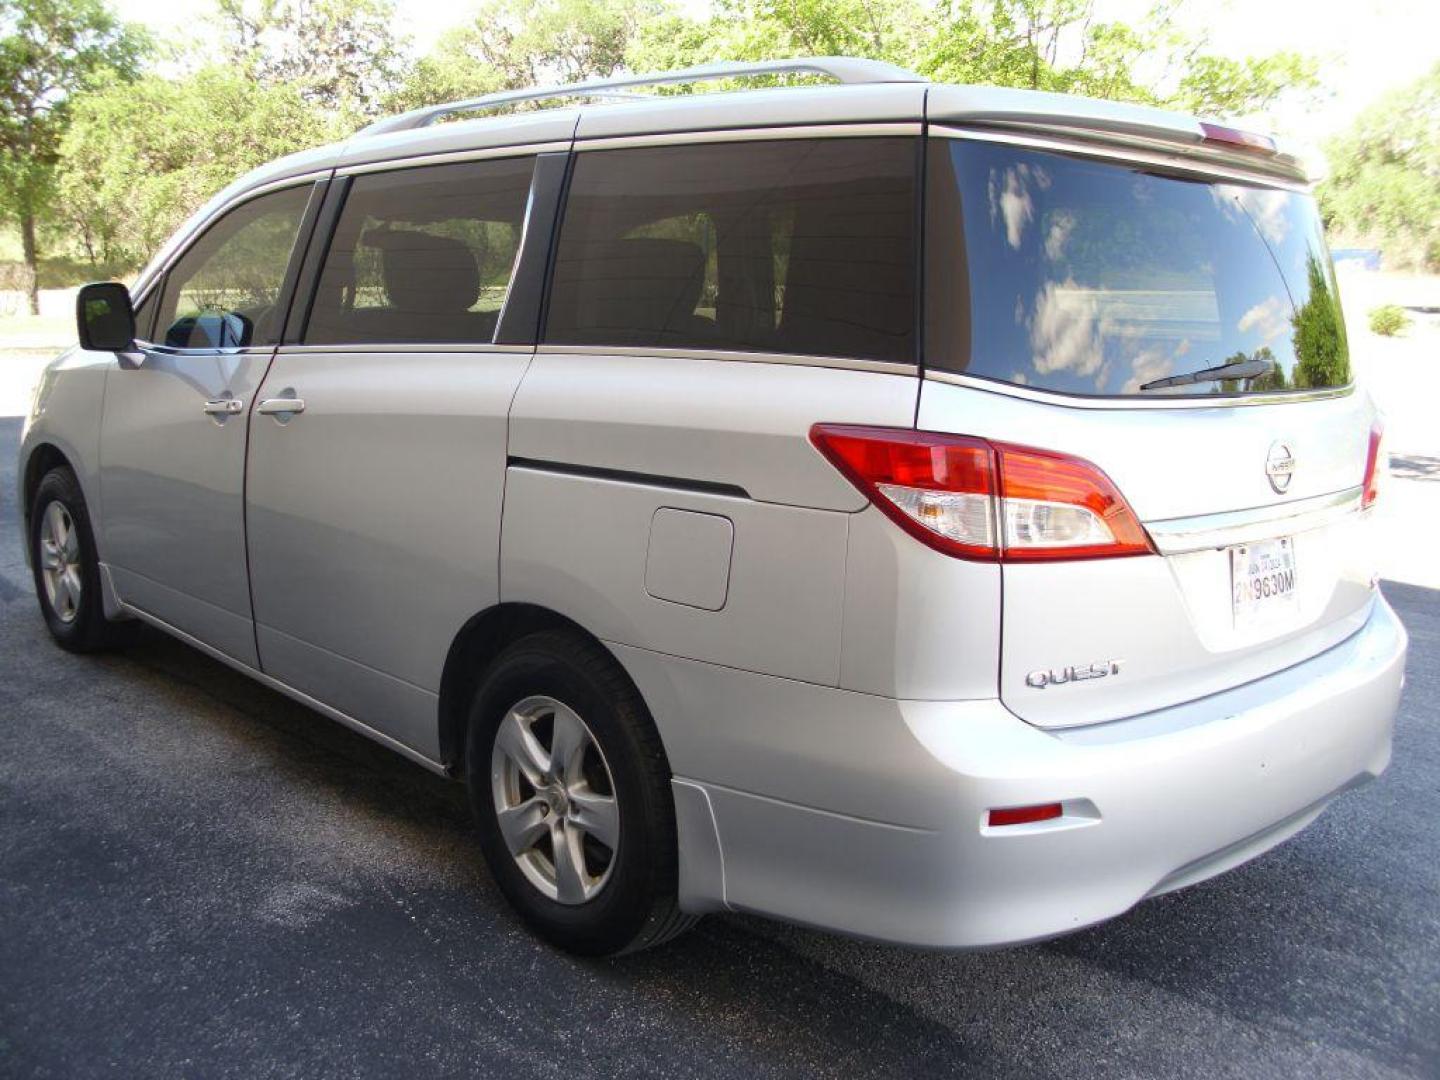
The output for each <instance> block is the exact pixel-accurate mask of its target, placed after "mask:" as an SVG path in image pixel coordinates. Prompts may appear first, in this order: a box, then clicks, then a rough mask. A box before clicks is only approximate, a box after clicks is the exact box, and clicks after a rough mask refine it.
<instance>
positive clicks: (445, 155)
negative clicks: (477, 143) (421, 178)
mask: <svg viewBox="0 0 1440 1080" xmlns="http://www.w3.org/2000/svg"><path fill="white" fill-rule="evenodd" d="M569 149H570V140H569V139H564V140H558V141H557V140H551V141H550V142H543V143H517V144H515V145H514V146H487V147H482V148H479V149H470V150H453V151H444V152H441V153H435V154H422V155H420V156H418V157H406V156H404V155H403V154H400V155H397V156H396V157H392V158H377V159H376V160H374V161H361V162H357V163H355V164H353V165H341V166H338V167H336V169H335V175H336V176H359V175H361V174H362V173H373V172H392V171H395V170H398V169H418V168H422V167H424V166H426V165H453V164H456V163H458V162H463V161H488V160H490V159H492V158H514V157H532V156H534V155H536V154H553V153H557V152H563V151H565V150H569Z"/></svg>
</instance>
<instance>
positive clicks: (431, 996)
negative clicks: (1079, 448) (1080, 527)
mask: <svg viewBox="0 0 1440 1080" xmlns="http://www.w3.org/2000/svg"><path fill="white" fill-rule="evenodd" d="M19 424H20V422H19V420H18V419H0V1076H3V1077H6V1078H9V1077H30V1076H53V1077H67V1078H68V1077H88V1076H102V1075H103V1076H125V1077H140V1076H143V1077H147V1078H153V1077H169V1076H186V1077H204V1078H207V1080H208V1078H213V1077H228V1076H245V1077H253V1076H266V1077H285V1076H300V1077H307V1078H308V1077H320V1076H347V1077H359V1076H406V1077H423V1076H431V1075H435V1076H440V1075H478V1076H494V1077H506V1078H509V1077H517V1078H521V1077H556V1076H564V1077H567V1078H570V1077H591V1076H594V1077H610V1076H627V1075H642V1076H654V1077H665V1078H679V1077H692V1076H695V1077H711V1076H714V1077H737V1078H738V1077H743V1078H745V1080H757V1078H762V1077H791V1076H797V1077H798V1076H834V1077H870V1076H894V1077H916V1076H925V1075H960V1074H965V1075H970V1076H1003V1077H1009V1076H1016V1077H1022V1076H1023V1077H1052V1076H1053V1077H1061V1076H1064V1077H1075V1076H1087V1075H1104V1076H1122V1077H1123V1076H1133V1077H1168V1076H1187V1077H1188V1076H1194V1077H1207V1078H1208V1077H1228V1076H1237V1077H1238V1076H1245V1077H1251V1076H1266V1077H1276V1076H1326V1077H1396V1076H1431V1077H1434V1076H1440V841H1437V827H1440V820H1437V813H1436V807H1437V805H1440V798H1437V796H1440V724H1437V720H1440V592H1436V591H1433V590H1428V589H1424V588H1420V587H1416V586H1412V585H1392V586H1388V587H1387V589H1386V592H1387V594H1388V595H1389V597H1390V599H1391V601H1392V602H1393V603H1394V604H1395V606H1396V607H1397V609H1398V610H1399V611H1400V613H1401V615H1402V617H1403V618H1404V620H1405V623H1406V625H1407V626H1408V627H1409V629H1410V633H1411V654H1410V670H1409V685H1408V688H1407V691H1406V695H1405V703H1404V706H1403V710H1402V712H1401V715H1400V718H1399V722H1398V727H1397V732H1396V744H1395V760H1394V763H1393V765H1392V766H1391V769H1390V771H1389V772H1388V773H1387V774H1386V775H1385V776H1384V777H1383V778H1382V779H1381V780H1380V781H1379V782H1378V783H1375V784H1371V785H1369V786H1368V787H1366V788H1364V789H1362V790H1360V791H1357V792H1355V793H1353V794H1350V795H1348V796H1346V797H1344V798H1343V799H1342V800H1341V801H1339V802H1338V803H1337V804H1336V805H1335V806H1333V807H1332V808H1331V809H1330V810H1329V811H1327V812H1326V814H1325V815H1324V816H1323V817H1322V818H1321V819H1320V820H1319V821H1318V822H1317V823H1316V824H1315V825H1313V826H1311V828H1310V829H1308V830H1307V831H1306V832H1304V833H1302V834H1301V835H1300V836H1299V837H1297V838H1296V839H1294V840H1292V841H1291V842H1290V843H1288V844H1285V845H1283V846H1282V847H1280V848H1279V849H1277V850H1275V851H1273V852H1271V853H1269V854H1267V855H1265V856H1263V857H1262V858H1260V859H1258V860H1256V861H1255V862H1253V863H1250V864H1249V865H1247V866H1245V867H1243V868H1241V869H1239V870H1236V871H1234V872H1232V873H1230V874H1228V875H1225V876H1222V877H1220V878H1217V879H1214V880H1212V881H1209V882H1206V883H1204V884H1201V885H1198V886H1195V887H1193V888H1190V889H1187V890H1184V891H1182V892H1179V893H1176V894H1172V895H1170V896H1167V897H1163V898H1160V899H1158V900H1153V901H1150V902H1148V903H1146V904H1143V905H1141V906H1140V907H1138V908H1137V909H1135V910H1134V911H1132V912H1131V913H1129V914H1127V915H1125V916H1123V917H1121V918H1119V919H1116V920H1114V921H1113V922H1111V923H1108V924H1106V925H1104V926H1102V927H1099V928H1096V929H1092V930H1089V931H1086V932H1083V933H1079V934H1075V935H1072V936H1070V937H1066V938H1062V939H1059V940H1056V941H1052V942H1049V943H1046V944H1043V945H1035V946H1029V947H1025V948H1019V949H1011V950H1005V951H998V952H991V953H970V954H937V953H925V952H915V951H908V950H903V949H895V948H887V947H883V946H878V945H874V944H866V943H861V942H855V941H850V940H847V939H843V938H839V937H834V936H830V935H826V934H820V933H814V932H810V931H806V930H799V929H795V928H791V927H786V926H782V925H779V924H775V923H769V922H766V921H763V920H759V919H750V918H741V917H735V916H726V917H711V918H708V919H706V920H705V921H704V922H702V923H701V924H700V925H699V926H698V927H697V928H696V929H695V930H694V931H692V932H691V933H690V934H689V935H688V936H686V937H684V938H682V939H680V940H679V941H677V942H675V943H674V944H673V945H671V946H668V947H665V948H663V949H659V950H655V951H652V952H649V953H644V954H641V955H639V956H633V957H628V958H624V959H621V960H618V961H604V962H598V961H579V960H575V959H572V958H569V957H566V956H563V955H561V954H558V953H555V952H553V951H551V950H549V949H547V948H546V947H544V946H542V945H540V944H538V943H536V942H535V941H534V940H533V939H532V938H530V937H529V936H528V935H527V934H526V933H525V931H524V930H523V929H522V928H521V927H520V926H519V925H518V924H517V923H516V922H515V921H514V920H513V919H512V918H511V916H510V914H509V913H508V911H507V909H506V908H505V906H504V903H503V901H502V900H501V898H500V896H499V893H498V892H497V891H496V889H495V887H494V886H493V885H492V884H491V882H490V880H489V878H488V876H487V874H486V871H485V869H484V867H483V865H482V863H481V861H480V857H479V852H478V849H477V847H476V844H475V842H474V840H473V838H472V835H471V830H470V825H469V821H468V817H467V811H466V808H465V805H464V800H463V792H462V790H461V789H460V788H459V787H458V786H454V785H450V784H447V783H446V782H444V781H442V780H440V779H438V778H436V777H434V776H431V775H430V774H428V773H426V772H424V771H423V770H421V769H420V768H418V767H416V766H413V765H411V764H408V763H407V762H405V761H403V760H402V759H400V758H399V757H396V756H394V755H392V754H390V753H388V752H387V751H385V750H383V749H381V748H380V747H378V746H375V745H374V744H372V743H370V742H368V741H366V740H365V739H363V738H361V737H359V736H357V735H354V734H351V733H350V732H348V731H346V730H344V729H342V728H341V727H339V726H338V725H335V724H332V723H330V722H329V721H327V720H325V719H323V718H321V717H320V716H318V715H315V714H314V713H311V712H309V711H307V710H306V709H304V708H302V707H300V706H298V705H295V704H293V703H291V702H289V701H288V700H287V699H285V698H282V697H280V696H279V695H277V694H274V693H272V692H270V691H268V690H265V689H263V688H262V687H260V686H258V685H255V684H253V683H251V682H250V681H248V680H247V679H245V678H244V677H242V676H240V675H237V674H235V673H233V672H231V671H229V670H228V669H227V668H225V667H223V666H222V665H220V664H217V663H215V662H213V661H211V660H209V659H207V658H206V657H204V656H202V655H200V654H199V653H197V652H195V651H193V650H191V649H189V648H187V647H185V646H183V645H180V644H178V643H176V642H173V641H170V640H169V639H167V638H165V637H163V636H162V635H159V634H157V633H150V632H146V633H144V634H142V635H141V636H140V639H139V640H138V642H137V643H136V644H135V645H134V646H133V647H131V648H130V649H128V650H127V651H125V652H122V653H118V654H113V655H109V656H104V657H95V658H85V657H75V656H71V655H69V654H67V653H64V652H62V651H60V650H59V649H58V648H56V647H55V646H53V645H52V644H51V643H50V641H49V639H48V638H47V636H46V634H45V630H44V627H43V625H42V623H41V621H40V618H39V616H38V614H37V612H36V610H35V604H34V599H33V597H32V595H31V585H30V579H29V576H28V573H27V571H26V569H25V565H24V561H23V554H22V551H21V546H20V538H19V535H18V528H17V514H16V507H15V494H14V468H15V464H14V459H15V446H16V441H17V438H18V435H19Z"/></svg>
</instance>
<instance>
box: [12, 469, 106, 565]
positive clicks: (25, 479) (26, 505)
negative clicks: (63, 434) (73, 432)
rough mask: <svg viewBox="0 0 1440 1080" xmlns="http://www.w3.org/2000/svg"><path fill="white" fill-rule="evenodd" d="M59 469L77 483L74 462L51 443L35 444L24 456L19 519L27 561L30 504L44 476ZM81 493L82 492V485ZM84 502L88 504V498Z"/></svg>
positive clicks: (78, 477)
mask: <svg viewBox="0 0 1440 1080" xmlns="http://www.w3.org/2000/svg"><path fill="white" fill-rule="evenodd" d="M61 467H64V468H67V469H69V470H70V471H71V472H72V473H74V474H75V479H76V481H77V482H79V479H80V473H79V471H78V470H76V468H75V464H74V462H72V461H71V460H70V459H69V458H68V457H67V456H66V455H65V452H64V451H63V450H61V449H60V447H58V446H56V445H55V444H54V443H53V442H39V443H36V444H35V445H34V446H33V447H31V449H30V451H29V453H28V454H27V455H26V458H25V463H24V471H23V473H22V479H21V482H20V498H21V503H20V518H21V521H22V522H23V523H24V526H25V537H26V540H25V552H26V558H27V559H28V558H29V553H30V541H29V536H30V510H31V506H30V504H31V503H33V502H34V501H35V492H36V490H38V489H39V487H40V481H41V480H42V479H44V477H45V474H46V473H48V472H49V471H50V470H51V469H57V468H61ZM81 491H82V492H83V491H84V487H83V485H82V487H81ZM86 502H87V503H88V502H89V499H88V498H87V499H86Z"/></svg>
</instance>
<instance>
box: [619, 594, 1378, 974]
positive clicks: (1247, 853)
mask: <svg viewBox="0 0 1440 1080" xmlns="http://www.w3.org/2000/svg"><path fill="white" fill-rule="evenodd" d="M1405 651H1406V636H1405V631H1404V628H1403V627H1402V626H1401V625H1400V623H1399V620H1398V619H1397V618H1396V617H1395V614H1394V612H1393V611H1391V609H1390V607H1389V605H1388V604H1386V603H1385V601H1384V600H1383V598H1378V597H1377V599H1376V602H1375V604H1374V606H1373V610H1372V611H1371V614H1370V617H1369V619H1368V620H1367V622H1366V623H1365V625H1364V627H1363V628H1362V629H1361V630H1360V631H1359V632H1357V633H1356V634H1354V635H1353V636H1352V637H1350V638H1349V639H1347V640H1346V641H1344V642H1342V643H1341V644H1339V645H1337V646H1335V647H1334V648H1332V649H1330V650H1328V651H1327V652H1325V653H1322V654H1320V655H1318V656H1316V657H1313V658H1312V659H1310V660H1308V661H1306V662H1305V663H1303V664H1300V665H1297V666H1295V667H1293V668H1290V669H1288V670H1286V671H1282V672H1279V673H1277V674H1275V675H1272V676H1269V677H1267V678H1265V679H1262V680H1259V681H1257V682H1253V683H1250V684H1247V685H1245V686H1242V687H1238V688H1235V689H1233V690H1230V691H1227V692H1224V693H1221V694H1216V695H1213V696H1210V697H1207V698H1205V699H1203V700H1200V701H1196V702H1192V703H1189V704H1186V705H1183V706H1179V707H1175V708H1171V709H1165V710H1162V711H1159V712H1155V713H1150V714H1147V715H1145V716H1141V717H1136V718H1133V719H1130V720H1124V721H1118V722H1115V723H1110V724H1103V725H1096V726H1093V727H1087V728H1081V729H1071V730H1068V731H1058V732H1056V731H1043V730H1040V729H1038V728H1035V727H1032V726H1031V725H1029V724H1026V723H1024V722H1023V721H1021V720H1019V719H1017V718H1016V717H1014V716H1013V715H1012V714H1011V713H1009V712H1008V711H1006V710H1005V709H1004V708H1003V706H1001V705H1000V704H999V703H998V702H996V701H977V702H910V701H901V702H895V701H888V702H884V703H883V708H882V707H881V706H880V704H879V702H880V701H881V699H875V698H868V697H867V696H866V695H854V694H846V693H844V692H840V691H834V690H829V689H825V688H819V687H815V688H811V690H810V691H807V692H813V694H814V695H818V696H820V697H821V698H823V707H822V706H821V702H820V701H818V700H817V701H816V703H815V704H816V707H815V708H814V709H804V710H797V709H795V708H794V707H793V706H792V707H789V708H787V709H786V710H785V712H783V713H782V712H780V711H778V710H777V711H776V712H775V713H773V714H772V716H773V717H774V723H775V724H788V723H799V724H803V725H809V726H810V727H811V728H813V730H812V731H809V732H804V731H802V732H799V733H798V735H797V733H796V732H794V731H787V732H785V733H784V741H785V742H786V743H787V744H788V743H796V742H798V743H800V744H803V743H804V742H805V741H806V739H813V740H814V742H813V745H814V746H815V747H816V751H815V760H814V761H813V763H812V765H811V768H812V769H813V770H814V772H812V773H811V774H810V775H809V776H808V777H807V778H806V779H805V781H804V786H805V791H806V792H808V793H809V795H810V797H809V798H808V799H795V800H793V801H792V800H791V799H790V798H787V797H784V796H786V795H788V794H789V793H790V792H789V791H788V790H786V789H785V788H784V787H783V782H782V781H778V780H767V783H768V784H769V787H770V792H771V793H770V794H766V795H759V794H756V793H754V791H753V790H745V785H744V783H743V776H744V770H743V769H740V770H737V769H732V770H731V773H730V775H728V776H725V777H723V778H722V779H724V780H726V781H727V782H725V783H716V782H711V781H705V780H699V779H689V778H684V779H681V778H677V781H676V792H677V800H676V802H677V808H678V810H679V813H680V816H681V819H682V820H681V827H682V849H683V847H684V846H685V845H687V844H691V843H692V842H693V841H692V838H693V837H695V836H698V835H701V834H702V833H703V834H704V835H706V836H707V838H708V837H709V836H710V835H711V833H710V827H711V825H712V823H713V838H714V840H715V841H716V842H715V843H714V844H713V845H712V847H713V857H714V859H715V860H718V862H719V864H720V865H719V866H713V867H712V866H706V867H704V868H703V872H702V869H697V867H699V864H700V862H701V861H702V860H703V859H707V858H709V857H710V856H708V855H706V856H702V855H696V854H695V853H694V852H693V851H692V852H691V853H690V857H689V859H688V862H689V866H690V872H689V873H688V874H684V876H685V877H686V878H687V879H688V886H687V887H686V888H685V890H684V891H685V894H686V895H685V898H684V899H685V903H686V904H687V906H689V907H691V908H692V909H694V910H703V909H705V908H713V907H725V908H729V909H732V910H745V911H753V912H756V913H760V914H766V915H772V916H778V917H781V918H785V919H789V920H793V921H796V922H801V923H807V924H810V925H814V926H819V927H823V928H826V929H831V930H839V931H843V932H847V933H852V934H856V935H860V936H863V937H869V938H874V939H879V940H885V941H892V942H899V943H905V944H911V945H919V946H929V947H939V948H974V947H985V946H994V945H1001V944H1007V943H1014V942H1021V941H1028V940H1034V939H1039V938H1044V937H1049V936H1053V935H1056V934H1060V933H1065V932H1067V931H1071V930H1075V929H1078V928H1080V927H1084V926H1087V925H1090V924H1093V923H1096V922H1099V921H1101V920H1104V919H1107V918H1110V917H1112V916H1115V915H1118V914H1120V913H1122V912H1124V911H1125V910H1127V909H1128V908H1130V907H1131V906H1133V905H1134V904H1136V903H1137V902H1139V901H1140V900H1142V899H1144V898H1146V897H1147V896H1152V895H1157V894H1159V893H1162V892H1167V891H1170V890H1171V889H1175V888H1180V887H1182V886H1184V885H1188V884H1192V883H1194V882H1196V881H1200V880H1203V879H1204V878H1206V877H1209V876H1212V875H1213V874H1216V873H1219V872H1221V871H1223V870H1226V869H1229V868H1230V867H1232V866H1235V865H1238V864H1239V863H1242V862H1244V861H1246V860H1247V859H1250V858H1253V857H1254V856H1256V855H1258V854H1260V853H1261V852H1263V851H1265V850H1268V849H1269V848H1270V847H1273V846H1274V845H1275V844H1278V843H1280V842H1281V841H1282V840H1284V839H1286V838H1287V837H1289V836H1291V835H1293V834H1294V833H1296V832H1298V831H1299V830H1300V829H1302V828H1304V826H1305V825H1307V824H1309V822H1310V821H1312V820H1314V818H1315V817H1317V816H1318V815H1319V814H1320V812H1321V811H1322V810H1323V809H1324V807H1325V805H1326V804H1327V803H1328V802H1329V801H1330V800H1331V799H1332V798H1334V797H1335V796H1336V795H1337V794H1339V793H1341V792H1343V791H1345V790H1347V789H1349V788H1351V787H1354V786H1356V785H1358V784H1360V783H1363V782H1365V781H1366V780H1369V779H1371V778H1373V777H1375V776H1378V775H1379V774H1380V772H1381V771H1383V770H1384V768H1385V766H1386V764H1387V763H1388V761H1389V758H1390V740H1391V728H1392V724H1393V720H1394V716H1395V712H1396V708H1397V706H1398V703H1399V697H1400V690H1401V685H1402V682H1403V676H1404V662H1405ZM637 666H638V668H640V669H641V670H640V674H641V676H642V678H641V679H640V680H638V681H641V682H642V690H646V687H645V686H644V682H645V681H647V678H648V677H645V676H646V673H645V671H644V670H643V669H644V665H643V664H640V665H637ZM633 670H635V668H632V671H633ZM651 674H652V675H653V673H651ZM793 685H794V684H792V686H793ZM790 692H794V691H793V690H792V691H790ZM747 697H748V698H749V700H750V702H751V703H752V704H753V702H754V701H755V694H754V692H753V689H752V691H751V692H750V693H748V694H747ZM862 699H863V700H862ZM843 708H852V709H857V710H859V709H863V710H864V713H865V722H864V724H863V725H860V724H855V723H853V722H852V721H853V718H846V717H838V718H837V716H836V714H835V710H836V709H843ZM827 712H828V714H829V719H830V723H828V724H827V723H825V722H824V715H825V714H826V713H827ZM732 715H733V714H732ZM715 722H717V723H723V720H721V718H719V717H716V718H715ZM662 727H663V725H662ZM877 729H878V730H877ZM837 730H838V731H841V732H860V731H863V732H864V734H863V735H856V736H855V737H854V738H853V739H852V743H853V747H851V748H847V747H846V746H838V747H837V744H836V743H835V737H836V736H835V732H836V731H837ZM827 740H828V742H827ZM881 747H883V751H882V750H881V749H880V748H881ZM734 749H735V748H733V747H731V748H729V750H730V751H732V753H731V754H730V758H729V759H727V760H733V759H734V754H733V751H734ZM755 752H756V753H761V752H763V751H762V748H758V747H757V748H755ZM672 758H673V755H672ZM684 764H687V765H692V766H695V770H694V772H698V771H699V769H700V768H703V767H704V766H703V762H700V761H693V762H687V763H684ZM675 765H676V771H677V773H678V774H680V776H681V777H684V776H685V768H684V767H683V765H682V763H681V762H679V761H676V762H675ZM756 768H757V772H759V773H764V774H765V775H766V776H767V777H773V776H774V775H775V773H774V771H773V769H769V771H767V766H765V765H761V764H759V763H758V762H757V765H756ZM694 772H692V773H691V776H693V775H694ZM827 780H830V781H833V782H832V783H827V782H826V781H827ZM799 783H800V781H797V784H799ZM857 785H858V786H857ZM868 785H874V787H873V789H872V790H870V791H866V790H863V789H864V788H865V787H866V786H868ZM794 790H796V791H797V792H798V791H799V790H800V789H799V788H798V787H797V788H796V789H794ZM887 790H888V791H891V792H893V791H895V790H903V791H904V792H905V793H906V794H905V798H904V800H903V803H902V802H896V801H895V800H894V799H893V798H892V799H890V800H889V802H890V805H894V806H901V805H903V806H905V807H910V808H919V809H914V810H912V811H908V812H907V815H908V816H906V817H893V816H892V817H890V818H889V819H888V820H881V819H879V815H876V814H867V813H865V812H864V810H865V809H867V808H871V807H875V806H877V805H880V804H881V803H882V802H883V801H885V798H886V796H885V795H884V792H886V791H887ZM817 791H823V792H825V797H824V800H823V802H824V805H823V807H822V806H817V805H816V803H818V802H821V800H820V799H818V798H816V797H815V795H814V793H815V792H817ZM1056 801H1060V802H1063V803H1064V806H1065V814H1064V816H1063V817H1061V818H1059V819H1057V820H1054V821H1049V822H1042V823H1037V824H1033V825H1020V826H1011V827H1006V828H1001V829H990V828H988V827H986V826H985V824H984V821H985V814H986V811H987V810H988V809H989V808H991V807H1004V806H1020V805H1028V804H1034V803H1046V802H1056ZM699 814H704V816H706V817H707V818H709V819H710V820H707V821H705V822H704V823H703V827H702V825H701V823H698V822H697V820H696V817H697V815H699ZM686 862H687V853H686V852H685V851H684V850H682V872H683V871H684V866H683V864H684V863H686ZM682 884H684V883H682Z"/></svg>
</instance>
